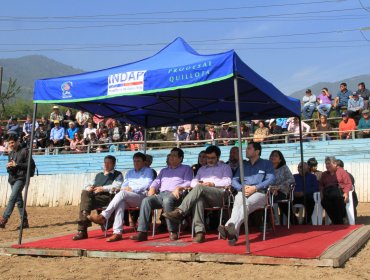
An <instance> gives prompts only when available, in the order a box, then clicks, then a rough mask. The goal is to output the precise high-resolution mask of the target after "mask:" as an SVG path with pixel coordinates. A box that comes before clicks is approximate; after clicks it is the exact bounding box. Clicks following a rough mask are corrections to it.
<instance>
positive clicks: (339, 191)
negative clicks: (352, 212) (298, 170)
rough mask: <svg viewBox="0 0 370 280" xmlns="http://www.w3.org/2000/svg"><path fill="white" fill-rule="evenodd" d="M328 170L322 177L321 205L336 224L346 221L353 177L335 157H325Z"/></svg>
mask: <svg viewBox="0 0 370 280" xmlns="http://www.w3.org/2000/svg"><path fill="white" fill-rule="evenodd" d="M325 165H326V170H327V171H325V172H323V173H322V175H321V179H320V184H319V185H320V192H321V205H322V207H323V208H324V209H325V211H326V213H327V214H328V215H329V218H330V219H331V221H332V222H333V224H334V225H341V224H343V223H344V221H343V218H344V217H345V215H346V203H347V202H348V193H349V191H350V190H351V189H352V182H351V178H350V176H349V175H348V173H347V172H346V171H345V170H344V169H343V168H342V167H340V166H339V165H338V162H337V160H336V158H335V157H326V158H325Z"/></svg>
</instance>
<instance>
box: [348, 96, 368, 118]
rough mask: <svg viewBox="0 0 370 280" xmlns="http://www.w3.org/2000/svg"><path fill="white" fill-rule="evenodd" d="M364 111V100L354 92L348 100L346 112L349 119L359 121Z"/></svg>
mask: <svg viewBox="0 0 370 280" xmlns="http://www.w3.org/2000/svg"><path fill="white" fill-rule="evenodd" d="M363 109H364V99H363V98H362V97H361V96H359V95H358V94H357V92H354V93H353V94H352V98H350V99H349V100H348V106H347V110H348V112H349V115H350V117H352V118H355V119H357V120H358V119H359V118H360V117H361V112H362V110H363Z"/></svg>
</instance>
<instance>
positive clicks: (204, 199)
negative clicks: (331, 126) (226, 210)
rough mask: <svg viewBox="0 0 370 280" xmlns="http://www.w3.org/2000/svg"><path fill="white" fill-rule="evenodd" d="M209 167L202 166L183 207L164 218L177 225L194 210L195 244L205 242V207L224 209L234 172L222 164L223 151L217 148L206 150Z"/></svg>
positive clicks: (164, 214) (212, 147)
mask: <svg viewBox="0 0 370 280" xmlns="http://www.w3.org/2000/svg"><path fill="white" fill-rule="evenodd" d="M206 155H207V165H205V166H202V167H201V168H200V169H199V170H198V173H197V175H196V176H195V178H194V179H193V180H192V181H191V187H192V188H193V189H192V191H191V192H190V193H189V194H188V195H187V196H186V197H185V198H184V200H183V201H182V203H181V205H180V206H179V207H178V208H176V209H175V210H174V211H172V212H165V213H163V216H164V217H166V218H168V219H170V220H172V221H173V222H175V223H181V221H182V219H183V218H184V217H185V216H186V215H187V214H188V213H189V212H190V210H193V223H194V225H195V233H196V235H195V237H194V240H193V242H196V243H202V242H204V241H205V232H206V227H205V219H204V208H205V207H222V206H223V202H224V196H225V188H226V187H228V186H230V185H231V177H232V171H231V168H230V166H229V165H227V164H225V163H222V162H220V161H219V160H220V155H221V150H220V148H218V147H217V146H209V147H208V148H207V149H206Z"/></svg>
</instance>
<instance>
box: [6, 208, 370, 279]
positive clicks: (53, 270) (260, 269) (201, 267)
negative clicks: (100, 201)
mask: <svg viewBox="0 0 370 280" xmlns="http://www.w3.org/2000/svg"><path fill="white" fill-rule="evenodd" d="M0 211H1V213H2V212H3V211H4V209H0ZM16 211H17V210H16V209H15V212H14V213H13V215H12V217H11V219H10V221H9V223H8V224H7V226H6V229H2V230H0V243H1V244H2V245H1V246H6V245H9V244H15V243H16V242H17V240H18V231H17V230H16V228H17V226H18V224H19V220H18V219H19V218H18V213H17V212H16ZM28 212H29V217H30V226H31V228H30V229H26V230H25V231H24V235H23V237H24V240H32V239H40V237H47V236H56V235H61V234H63V233H66V234H68V233H74V232H75V230H76V222H75V221H74V219H72V218H71V217H76V218H77V212H78V208H77V207H74V206H66V207H56V208H46V207H29V208H28ZM358 216H359V217H358V220H357V222H358V223H362V224H367V225H369V224H370V203H360V205H359V207H358ZM122 242H124V241H122ZM369 260H370V243H369V242H368V243H367V244H366V245H365V246H364V247H363V248H362V249H361V250H360V251H359V252H358V253H357V254H356V255H355V256H353V257H352V258H351V259H350V260H349V261H348V262H347V263H346V264H345V266H344V267H343V268H336V269H334V268H316V267H314V268H313V267H298V266H294V267H293V266H269V265H248V264H243V265H235V264H233V265H231V264H220V263H219V264H217V263H188V262H169V261H151V260H149V261H138V260H115V259H96V258H85V257H83V258H60V257H58V258H45V257H27V256H0V279H107V280H108V279H125V280H126V279H163V280H166V279H176V280H177V279H179V280H180V279H186V280H189V279H213V280H217V279H222V280H225V279H241V278H244V279H245V278H248V276H249V275H250V276H252V278H253V279H337V280H339V279H345V280H348V279H370V266H369Z"/></svg>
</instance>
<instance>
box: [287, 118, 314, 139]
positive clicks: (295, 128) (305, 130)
mask: <svg viewBox="0 0 370 280" xmlns="http://www.w3.org/2000/svg"><path fill="white" fill-rule="evenodd" d="M288 123H289V125H288V132H289V133H293V135H289V139H290V140H299V119H298V118H297V117H294V118H289V119H288ZM301 126H302V138H303V139H304V140H308V134H309V132H310V130H311V127H310V126H309V125H308V124H306V123H305V122H303V121H301Z"/></svg>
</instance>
